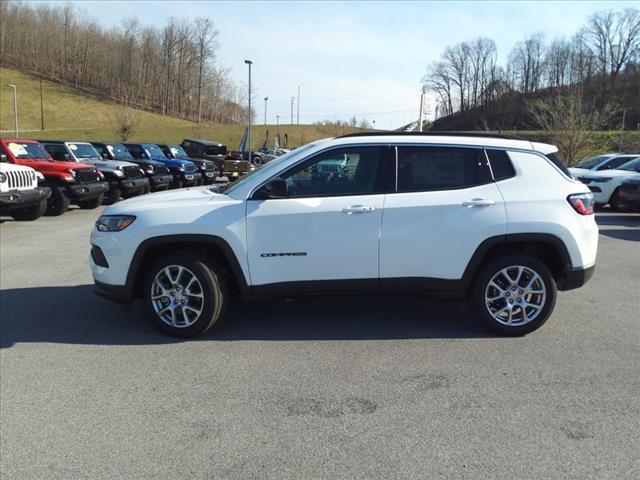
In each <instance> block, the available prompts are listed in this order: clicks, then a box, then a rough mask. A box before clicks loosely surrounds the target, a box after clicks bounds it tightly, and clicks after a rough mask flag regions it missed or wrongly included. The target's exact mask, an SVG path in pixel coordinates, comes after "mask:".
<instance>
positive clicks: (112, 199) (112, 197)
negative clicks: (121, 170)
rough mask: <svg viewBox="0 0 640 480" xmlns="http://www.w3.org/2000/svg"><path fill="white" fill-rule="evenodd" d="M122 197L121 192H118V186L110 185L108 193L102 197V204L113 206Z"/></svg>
mask: <svg viewBox="0 0 640 480" xmlns="http://www.w3.org/2000/svg"><path fill="white" fill-rule="evenodd" d="M121 196H122V190H120V186H119V185H118V184H117V183H115V182H114V183H112V184H111V185H110V187H109V191H108V192H107V193H106V195H105V196H104V204H105V205H113V204H114V203H116V202H117V201H118V200H120V197H121Z"/></svg>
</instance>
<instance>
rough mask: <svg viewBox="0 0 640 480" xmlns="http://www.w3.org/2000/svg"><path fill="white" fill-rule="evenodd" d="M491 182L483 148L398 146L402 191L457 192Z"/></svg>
mask: <svg viewBox="0 0 640 480" xmlns="http://www.w3.org/2000/svg"><path fill="white" fill-rule="evenodd" d="M490 181H491V174H490V171H489V168H488V165H487V161H486V158H485V156H484V152H483V151H482V150H480V149H474V148H449V147H421V146H417V147H413V146H411V147H409V146H407V147H398V192H418V191H433V190H455V189H460V188H469V187H473V186H476V185H482V184H485V183H489V182H490Z"/></svg>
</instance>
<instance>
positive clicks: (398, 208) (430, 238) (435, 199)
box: [380, 145, 506, 287]
mask: <svg viewBox="0 0 640 480" xmlns="http://www.w3.org/2000/svg"><path fill="white" fill-rule="evenodd" d="M397 155H398V157H397V158H398V165H397V168H398V178H397V192H396V193H391V194H388V195H387V196H386V199H385V206H384V218H383V227H382V236H381V240H380V278H381V283H382V285H383V287H389V286H393V284H394V282H393V280H392V279H406V278H407V277H409V278H411V279H413V280H417V279H425V280H429V279H449V280H455V279H460V278H461V277H462V274H463V272H464V270H465V268H466V266H467V264H468V262H469V260H470V259H471V256H472V255H473V253H474V252H475V250H476V248H477V247H478V245H480V243H482V241H483V240H485V239H486V238H489V237H493V236H496V235H502V234H505V233H506V213H505V207H504V202H503V200H502V196H501V194H500V192H499V190H498V188H497V187H496V185H495V183H493V181H492V177H491V171H490V168H489V166H488V163H487V159H486V155H485V154H484V151H483V150H482V149H481V148H463V147H446V146H421V145H408V146H403V145H399V146H398V147H397Z"/></svg>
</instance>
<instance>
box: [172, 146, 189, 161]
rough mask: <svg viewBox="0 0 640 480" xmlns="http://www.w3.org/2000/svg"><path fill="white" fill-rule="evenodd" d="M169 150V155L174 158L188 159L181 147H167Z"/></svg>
mask: <svg viewBox="0 0 640 480" xmlns="http://www.w3.org/2000/svg"><path fill="white" fill-rule="evenodd" d="M169 150H171V153H172V154H173V156H174V157H176V158H178V157H185V158H188V157H189V155H187V152H185V151H184V149H183V148H182V147H180V146H178V145H175V146H171V147H169Z"/></svg>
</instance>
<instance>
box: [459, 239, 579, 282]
mask: <svg viewBox="0 0 640 480" xmlns="http://www.w3.org/2000/svg"><path fill="white" fill-rule="evenodd" d="M527 242H532V243H544V244H548V245H551V246H552V247H553V248H554V250H555V251H556V253H557V254H558V256H559V257H560V261H561V262H562V268H563V270H565V269H572V268H573V265H572V263H571V256H570V255H569V251H568V250H567V247H566V245H565V244H564V242H563V241H562V240H561V239H560V238H559V237H557V236H556V235H553V234H549V233H507V234H504V235H497V236H495V237H489V238H487V239H486V240H484V241H483V242H482V243H481V244H480V245H478V248H476V251H475V252H474V253H473V255H472V256H471V259H470V260H469V263H468V264H467V268H465V270H464V273H463V275H462V280H461V281H462V286H463V288H464V289H467V288H468V287H469V286H470V285H471V282H472V281H473V278H474V277H475V275H476V273H477V271H478V268H479V267H480V265H481V264H482V262H483V261H484V259H485V257H486V256H487V254H488V253H489V251H490V250H491V249H492V248H494V247H497V246H508V245H509V244H514V243H527Z"/></svg>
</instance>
